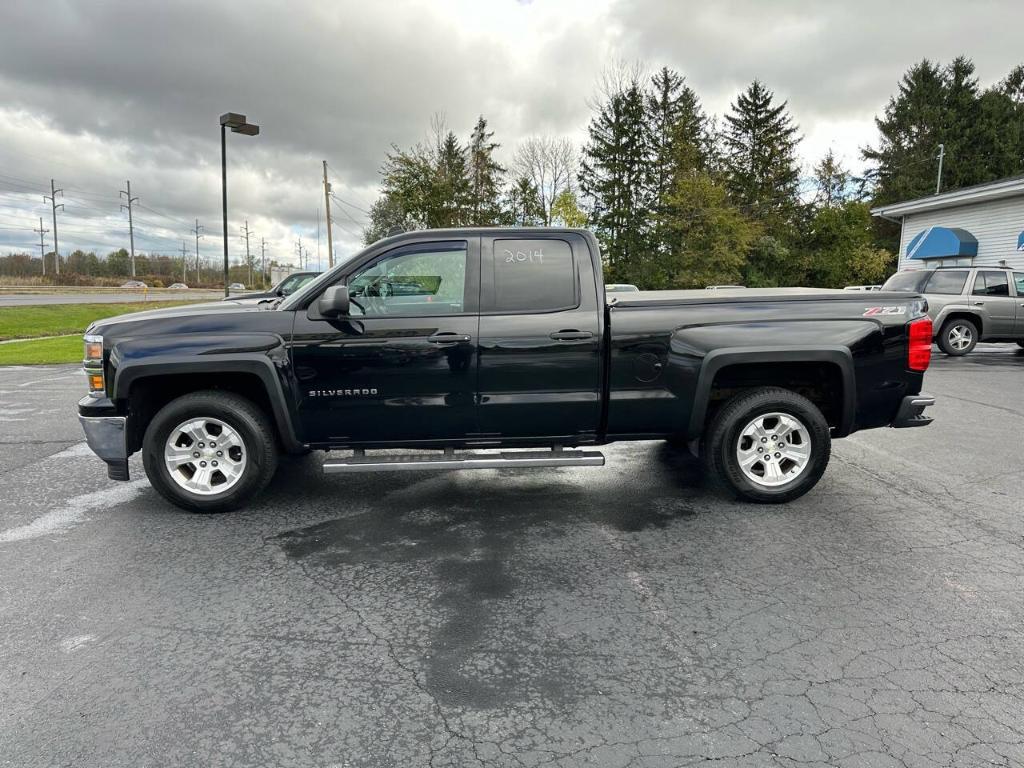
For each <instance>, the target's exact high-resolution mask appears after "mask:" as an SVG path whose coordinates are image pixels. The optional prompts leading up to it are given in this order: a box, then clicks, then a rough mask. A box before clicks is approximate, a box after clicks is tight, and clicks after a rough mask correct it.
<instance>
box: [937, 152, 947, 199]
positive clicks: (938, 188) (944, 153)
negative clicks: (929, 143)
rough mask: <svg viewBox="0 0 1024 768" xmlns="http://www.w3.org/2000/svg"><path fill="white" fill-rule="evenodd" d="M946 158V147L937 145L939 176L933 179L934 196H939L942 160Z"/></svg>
mask: <svg viewBox="0 0 1024 768" xmlns="http://www.w3.org/2000/svg"><path fill="white" fill-rule="evenodd" d="M945 156H946V145H945V144H939V174H938V176H936V178H935V194H936V195H937V194H939V190H940V189H942V159H943V158H944V157H945Z"/></svg>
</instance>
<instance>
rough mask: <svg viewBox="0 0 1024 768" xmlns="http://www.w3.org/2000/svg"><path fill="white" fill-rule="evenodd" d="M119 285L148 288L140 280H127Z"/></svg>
mask: <svg viewBox="0 0 1024 768" xmlns="http://www.w3.org/2000/svg"><path fill="white" fill-rule="evenodd" d="M121 287H122V288H149V286H148V285H146V284H145V283H144V282H142V281H141V280H129V281H128V282H126V283H125V284H124V285H122V286H121Z"/></svg>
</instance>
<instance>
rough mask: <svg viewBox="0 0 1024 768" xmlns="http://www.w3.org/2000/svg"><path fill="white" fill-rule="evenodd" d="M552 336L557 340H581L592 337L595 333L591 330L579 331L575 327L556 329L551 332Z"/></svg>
mask: <svg viewBox="0 0 1024 768" xmlns="http://www.w3.org/2000/svg"><path fill="white" fill-rule="evenodd" d="M551 338H552V339H554V340H555V341H580V340H581V339H592V338H594V334H592V333H591V332H590V331H577V330H575V329H572V330H565V331H555V332H554V333H552V334H551Z"/></svg>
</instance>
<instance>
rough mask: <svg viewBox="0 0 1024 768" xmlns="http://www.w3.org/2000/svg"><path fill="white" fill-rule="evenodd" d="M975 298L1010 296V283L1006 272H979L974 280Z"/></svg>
mask: <svg viewBox="0 0 1024 768" xmlns="http://www.w3.org/2000/svg"><path fill="white" fill-rule="evenodd" d="M974 295H975V296H1009V295H1010V283H1009V281H1008V280H1007V279H1006V273H1005V272H996V271H995V270H987V271H979V272H978V276H977V277H976V278H974Z"/></svg>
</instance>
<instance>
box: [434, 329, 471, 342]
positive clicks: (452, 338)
mask: <svg viewBox="0 0 1024 768" xmlns="http://www.w3.org/2000/svg"><path fill="white" fill-rule="evenodd" d="M427 341H429V342H430V343H431V344H459V343H462V344H466V343H468V342H469V341H470V336H469V334H466V333H451V332H449V331H441V332H439V333H435V334H434V335H432V336H427Z"/></svg>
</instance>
